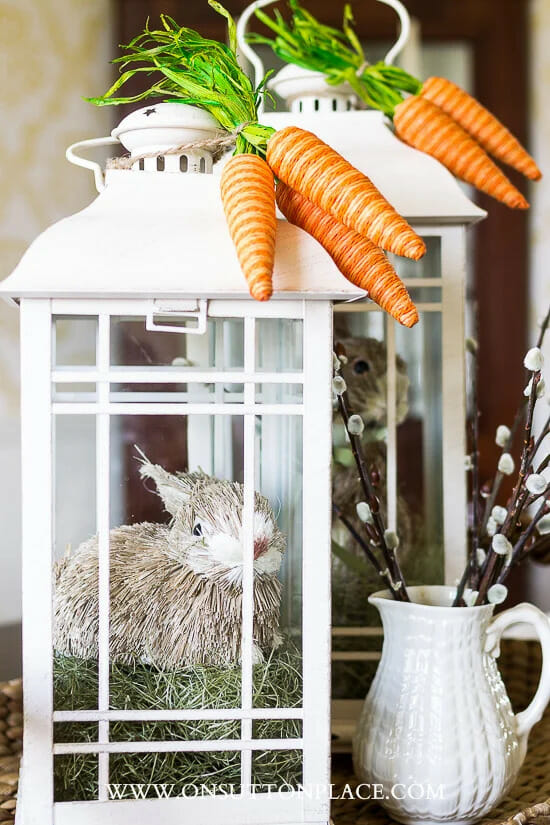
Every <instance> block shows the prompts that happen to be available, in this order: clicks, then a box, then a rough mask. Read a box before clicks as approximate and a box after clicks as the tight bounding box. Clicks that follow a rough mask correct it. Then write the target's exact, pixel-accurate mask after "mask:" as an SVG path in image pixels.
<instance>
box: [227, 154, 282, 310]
mask: <svg viewBox="0 0 550 825" xmlns="http://www.w3.org/2000/svg"><path fill="white" fill-rule="evenodd" d="M221 196H222V203H223V208H224V212H225V218H226V221H227V226H228V228H229V233H230V235H231V237H232V239H233V243H234V244H235V248H236V250H237V256H238V258H239V263H240V265H241V268H242V271H243V274H244V276H245V278H246V280H247V283H248V288H249V290H250V294H251V295H252V297H253V298H256V300H258V301H267V300H268V299H269V298H270V297H271V294H272V292H273V283H272V279H273V263H274V260H275V234H276V230H277V219H276V216H275V185H274V180H273V173H272V171H271V169H270V168H269V166H268V165H267V163H266V162H265V160H263V158H260V157H259V156H258V155H249V154H241V155H235V156H234V157H232V158H231V160H229V161H228V163H227V164H226V166H225V167H224V170H223V172H222V176H221Z"/></svg>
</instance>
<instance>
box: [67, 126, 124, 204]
mask: <svg viewBox="0 0 550 825" xmlns="http://www.w3.org/2000/svg"><path fill="white" fill-rule="evenodd" d="M114 143H120V141H119V139H118V138H115V137H112V136H111V135H109V136H108V137H100V138H90V139H89V140H79V141H77V142H76V143H72V144H71V145H70V146H69V147H68V149H67V150H66V152H65V157H66V158H67V160H68V161H69V163H72V164H73V165H74V166H82V167H83V168H84V169H91V171H92V172H93V173H94V180H95V188H96V189H97V191H98V192H103V190H104V189H105V174H104V172H103V169H102V168H101V164H99V163H97V161H95V160H88V159H87V158H81V157H80V155H77V154H76V152H75V149H81V148H84V147H88V146H112V145H113V144H114Z"/></svg>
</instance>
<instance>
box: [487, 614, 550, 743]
mask: <svg viewBox="0 0 550 825" xmlns="http://www.w3.org/2000/svg"><path fill="white" fill-rule="evenodd" d="M516 624H530V625H532V626H533V627H534V629H535V632H536V634H537V636H538V637H539V642H540V645H541V648H542V672H541V675H540V681H539V685H538V688H537V692H536V693H535V695H534V697H533V699H532V701H531V704H530V705H529V706H528V707H527V708H525V710H522V711H521V712H520V713H517V714H516V724H517V729H516V733H517V735H518V738H524V739H525V741H527V737H528V736H529V733H530V732H531V728H532V727H533V725H536V724H537V722H540V720H541V718H542V715H543V713H544V711H545V710H546V707H547V705H548V702H549V701H550V619H549V618H548V616H546V614H545V613H543V612H542V610H539V609H538V607H535V606H534V605H533V604H527V603H526V602H524V603H523V604H518V605H516V606H515V607H511V608H510V609H509V610H504V611H503V612H502V613H499V614H498V616H495V618H494V619H493V620H492V621H491V623H490V625H489V627H488V629H487V639H486V642H485V652H486V653H490V654H491V655H492V656H498V655H499V654H500V639H501V637H502V634H503V633H504V631H505V630H506V629H507V628H508V627H511V626H512V625H516Z"/></svg>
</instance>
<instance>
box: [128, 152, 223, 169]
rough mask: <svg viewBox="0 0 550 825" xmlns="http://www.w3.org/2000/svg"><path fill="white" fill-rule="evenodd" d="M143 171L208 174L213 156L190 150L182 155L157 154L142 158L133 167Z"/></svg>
mask: <svg viewBox="0 0 550 825" xmlns="http://www.w3.org/2000/svg"><path fill="white" fill-rule="evenodd" d="M133 169H134V171H141V172H171V173H175V172H180V173H181V172H184V173H188V172H191V173H200V174H207V173H210V172H212V156H211V155H210V154H209V153H208V152H202V151H201V152H198V151H197V152H188V153H186V154H182V155H176V154H173V155H169V154H167V155H156V156H153V157H147V158H140V159H139V161H138V162H137V163H136V164H135V165H134V167H133Z"/></svg>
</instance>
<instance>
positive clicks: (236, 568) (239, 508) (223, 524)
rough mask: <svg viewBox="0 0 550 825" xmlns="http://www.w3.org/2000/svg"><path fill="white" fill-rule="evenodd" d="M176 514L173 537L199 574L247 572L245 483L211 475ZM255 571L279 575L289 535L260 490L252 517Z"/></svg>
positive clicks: (231, 575)
mask: <svg viewBox="0 0 550 825" xmlns="http://www.w3.org/2000/svg"><path fill="white" fill-rule="evenodd" d="M207 478H208V481H207V482H205V483H202V484H199V485H198V486H197V488H196V489H195V490H194V491H193V492H191V494H190V495H189V497H188V499H187V500H186V502H185V503H184V505H183V506H182V507H181V509H180V510H179V512H178V513H177V515H176V517H175V519H174V523H173V525H172V535H173V536H174V539H175V542H176V543H177V545H178V549H179V551H180V553H183V555H184V557H185V561H186V562H187V564H189V565H190V566H191V567H192V568H193V570H194V571H195V572H196V573H202V574H203V575H219V574H222V575H225V577H226V578H228V579H230V580H232V581H239V580H240V579H241V576H242V568H243V559H244V545H245V541H244V534H243V524H242V513H243V487H242V485H241V484H237V483H234V482H229V481H219V480H218V479H213V478H210V477H207ZM253 537H254V561H253V565H254V572H255V573H256V574H260V575H261V574H270V575H274V574H276V573H277V572H278V570H279V568H280V566H281V560H282V555H283V553H284V550H285V538H284V536H283V534H282V533H281V531H280V530H279V528H278V527H277V525H276V524H275V519H274V516H273V511H272V509H271V507H270V505H269V502H268V500H267V499H266V498H264V496H261V495H260V494H259V493H256V494H255V509H254V521H253Z"/></svg>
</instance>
